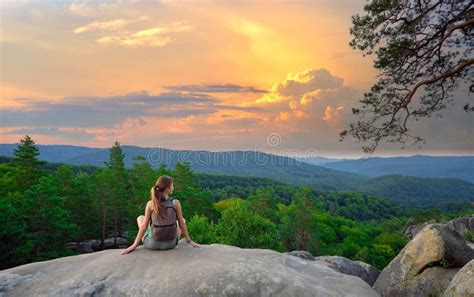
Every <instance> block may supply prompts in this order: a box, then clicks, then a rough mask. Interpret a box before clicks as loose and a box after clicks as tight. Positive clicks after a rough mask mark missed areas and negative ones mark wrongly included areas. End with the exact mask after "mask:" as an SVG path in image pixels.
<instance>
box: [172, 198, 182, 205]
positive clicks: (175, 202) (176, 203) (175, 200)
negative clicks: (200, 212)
mask: <svg viewBox="0 0 474 297" xmlns="http://www.w3.org/2000/svg"><path fill="white" fill-rule="evenodd" d="M173 204H174V205H175V206H178V205H179V206H181V204H180V203H179V200H178V199H173Z"/></svg>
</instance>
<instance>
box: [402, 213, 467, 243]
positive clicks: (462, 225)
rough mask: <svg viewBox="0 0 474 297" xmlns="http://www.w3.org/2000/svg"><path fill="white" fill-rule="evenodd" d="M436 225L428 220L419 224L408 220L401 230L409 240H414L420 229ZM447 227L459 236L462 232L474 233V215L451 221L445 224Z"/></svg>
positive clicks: (433, 221)
mask: <svg viewBox="0 0 474 297" xmlns="http://www.w3.org/2000/svg"><path fill="white" fill-rule="evenodd" d="M433 223H436V221H435V220H430V221H428V222H424V223H421V224H417V225H415V224H413V223H412V220H408V222H407V223H406V225H405V227H404V228H403V233H404V234H405V235H407V236H408V237H410V238H414V237H415V235H416V234H418V232H420V230H421V229H423V228H424V227H425V226H426V225H429V224H433ZM443 224H446V225H447V226H448V227H450V228H452V229H454V230H456V231H458V232H459V233H460V234H461V235H463V234H464V232H473V233H474V215H465V216H463V217H459V218H455V219H452V220H451V221H448V222H446V223H443Z"/></svg>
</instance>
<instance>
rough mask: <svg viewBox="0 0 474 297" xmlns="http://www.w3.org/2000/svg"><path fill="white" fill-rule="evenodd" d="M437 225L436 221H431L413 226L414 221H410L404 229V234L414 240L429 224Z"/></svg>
mask: <svg viewBox="0 0 474 297" xmlns="http://www.w3.org/2000/svg"><path fill="white" fill-rule="evenodd" d="M434 223H436V220H434V219H433V220H429V221H428V222H424V223H421V224H417V225H415V224H413V220H412V219H409V220H408V222H407V223H406V224H405V227H404V228H403V234H405V235H406V236H408V237H410V239H413V237H415V235H416V234H418V232H420V230H421V229H423V228H424V227H425V226H427V225H429V224H434Z"/></svg>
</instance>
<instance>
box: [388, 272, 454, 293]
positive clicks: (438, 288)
mask: <svg viewBox="0 0 474 297" xmlns="http://www.w3.org/2000/svg"><path fill="white" fill-rule="evenodd" d="M458 270H459V268H448V269H446V268H442V267H437V266H435V267H430V268H427V269H425V270H424V271H423V272H422V273H421V274H419V275H417V276H415V277H414V278H412V279H409V280H407V281H404V282H402V283H400V284H397V285H395V286H393V287H388V288H387V290H386V291H385V293H384V296H400V297H406V296H417V297H418V296H419V297H422V296H427V297H428V296H442V295H443V293H444V291H445V290H446V288H447V287H448V285H449V283H450V282H451V281H452V280H453V278H454V276H455V275H456V273H457V272H458Z"/></svg>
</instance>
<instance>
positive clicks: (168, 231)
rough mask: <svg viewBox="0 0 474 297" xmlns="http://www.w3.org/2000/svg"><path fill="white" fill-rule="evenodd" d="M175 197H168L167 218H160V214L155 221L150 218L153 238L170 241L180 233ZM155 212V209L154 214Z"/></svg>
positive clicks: (166, 205)
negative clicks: (174, 202) (177, 223)
mask: <svg viewBox="0 0 474 297" xmlns="http://www.w3.org/2000/svg"><path fill="white" fill-rule="evenodd" d="M173 200H174V199H168V200H166V202H165V211H166V214H167V216H168V217H167V218H163V219H162V218H160V217H158V215H156V216H155V217H156V218H157V219H156V220H155V221H154V223H153V220H150V225H151V229H152V232H151V233H152V238H153V240H157V241H168V240H172V239H174V238H175V237H176V235H177V234H178V232H177V225H176V217H177V216H176V207H175V206H174V204H173ZM154 213H155V211H154V210H153V212H152V214H151V215H152V216H153V214H154Z"/></svg>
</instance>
